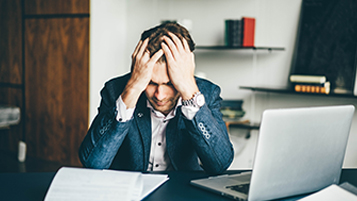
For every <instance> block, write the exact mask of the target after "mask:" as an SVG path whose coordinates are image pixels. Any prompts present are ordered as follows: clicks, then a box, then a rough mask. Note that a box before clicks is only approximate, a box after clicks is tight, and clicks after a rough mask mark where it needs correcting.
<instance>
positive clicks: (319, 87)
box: [294, 82, 330, 94]
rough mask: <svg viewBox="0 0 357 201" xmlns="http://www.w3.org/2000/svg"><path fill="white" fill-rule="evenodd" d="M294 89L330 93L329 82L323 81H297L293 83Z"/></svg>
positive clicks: (304, 91)
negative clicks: (317, 82) (315, 82)
mask: <svg viewBox="0 0 357 201" xmlns="http://www.w3.org/2000/svg"><path fill="white" fill-rule="evenodd" d="M294 91H295V92H302V93H321V94H329V93H330V82H325V83H322V84H312V83H297V84H294Z"/></svg>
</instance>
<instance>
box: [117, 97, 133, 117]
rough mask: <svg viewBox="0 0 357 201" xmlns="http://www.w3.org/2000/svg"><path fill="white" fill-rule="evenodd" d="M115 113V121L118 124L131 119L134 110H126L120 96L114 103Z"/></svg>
mask: <svg viewBox="0 0 357 201" xmlns="http://www.w3.org/2000/svg"><path fill="white" fill-rule="evenodd" d="M116 106H117V111H118V114H117V116H116V119H117V121H119V122H126V121H129V120H130V119H131V118H133V114H134V110H135V108H128V109H127V107H126V105H125V103H124V102H123V99H122V98H121V95H120V96H119V98H118V99H117V101H116Z"/></svg>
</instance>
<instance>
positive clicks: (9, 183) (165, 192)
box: [0, 169, 357, 201]
mask: <svg viewBox="0 0 357 201" xmlns="http://www.w3.org/2000/svg"><path fill="white" fill-rule="evenodd" d="M239 172H241V171H239V170H235V171H227V173H228V174H233V173H239ZM168 174H169V177H170V179H169V180H168V181H167V182H166V183H164V184H163V185H162V186H161V187H159V188H158V189H157V190H156V191H154V192H153V193H152V194H151V195H149V196H148V197H147V198H146V199H144V200H145V201H161V200H170V201H181V200H184V201H187V200H188V201H190V200H192V201H196V200H205V201H216V200H222V201H229V200H230V199H227V198H224V197H221V196H219V195H216V194H214V193H211V192H208V191H205V190H202V189H200V188H197V187H194V186H191V185H190V184H189V181H190V180H191V179H196V178H203V177H206V176H208V175H207V174H205V173H204V172H168ZM54 175H55V173H54V172H47V173H46V172H43V173H0V200H6V201H20V200H21V201H40V200H43V199H44V197H45V195H46V192H47V189H48V187H49V186H50V184H51V181H52V179H53V177H54ZM345 181H348V182H349V183H351V184H353V185H355V186H357V169H344V170H342V174H341V180H340V182H341V183H343V182H345ZM298 198H301V196H300V197H294V198H288V199H281V200H285V201H286V200H289V201H292V200H296V199H298Z"/></svg>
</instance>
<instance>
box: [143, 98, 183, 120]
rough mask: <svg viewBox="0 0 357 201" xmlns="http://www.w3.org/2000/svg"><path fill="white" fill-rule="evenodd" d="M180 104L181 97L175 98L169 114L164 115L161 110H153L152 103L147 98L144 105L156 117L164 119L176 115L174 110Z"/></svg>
mask: <svg viewBox="0 0 357 201" xmlns="http://www.w3.org/2000/svg"><path fill="white" fill-rule="evenodd" d="M181 105H182V98H181V97H179V99H178V100H177V103H176V106H175V109H172V110H171V111H170V112H169V114H167V116H165V115H164V114H162V113H161V112H159V111H157V110H155V109H154V108H153V107H152V105H151V104H150V102H149V100H146V107H148V108H149V109H150V110H151V112H152V113H153V114H155V116H156V117H161V118H165V119H172V118H174V117H175V116H176V110H177V108H178V107H179V106H181Z"/></svg>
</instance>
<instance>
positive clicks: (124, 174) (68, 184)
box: [45, 167, 168, 201]
mask: <svg viewBox="0 0 357 201" xmlns="http://www.w3.org/2000/svg"><path fill="white" fill-rule="evenodd" d="M167 179H168V177H167V175H152V176H147V175H143V174H142V173H140V172H128V171H116V170H96V169H85V168H69V167H63V168H61V169H60V170H59V171H58V172H57V174H56V176H55V178H54V179H53V181H52V183H51V186H50V188H49V190H48V192H47V194H46V197H45V201H70V200H71V201H73V200H76V201H101V200H103V201H104V200H105V201H112V200H113V201H114V200H115V201H117V200H121V201H132V200H139V199H143V198H144V197H146V196H147V195H148V194H149V193H150V192H152V191H153V190H155V189H156V188H157V187H158V186H160V185H161V184H162V183H164V182H165V181H166V180H167ZM143 190H144V191H143Z"/></svg>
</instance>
